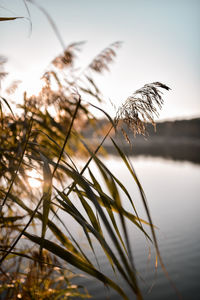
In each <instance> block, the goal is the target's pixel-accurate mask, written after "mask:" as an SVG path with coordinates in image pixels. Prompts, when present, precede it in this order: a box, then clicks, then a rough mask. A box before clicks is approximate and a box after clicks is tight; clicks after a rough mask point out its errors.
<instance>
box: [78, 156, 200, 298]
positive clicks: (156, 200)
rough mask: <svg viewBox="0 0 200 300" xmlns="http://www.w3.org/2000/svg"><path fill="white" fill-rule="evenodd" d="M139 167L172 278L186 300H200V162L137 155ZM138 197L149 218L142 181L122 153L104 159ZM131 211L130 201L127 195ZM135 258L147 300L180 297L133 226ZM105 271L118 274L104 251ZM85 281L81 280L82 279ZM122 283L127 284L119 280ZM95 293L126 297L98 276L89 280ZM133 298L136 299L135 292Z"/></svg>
mask: <svg viewBox="0 0 200 300" xmlns="http://www.w3.org/2000/svg"><path fill="white" fill-rule="evenodd" d="M131 161H132V163H133V166H134V168H135V171H136V173H137V175H138V177H139V179H140V181H141V183H142V186H143V188H144V191H145V194H146V196H147V200H148V204H149V208H150V212H151V215H152V218H153V222H154V224H155V225H156V226H157V227H159V229H157V230H156V233H157V239H158V243H159V247H160V251H161V255H162V258H163V261H164V264H165V266H166V269H167V271H168V273H169V276H170V279H171V280H172V281H173V283H174V285H175V286H176V288H177V289H178V291H179V292H180V294H181V296H182V299H184V300H198V299H200V216H199V215H200V199H199V195H200V165H198V164H194V163H190V162H179V161H172V160H166V159H162V158H153V157H145V156H143V157H135V158H131ZM104 162H105V163H106V164H107V165H109V167H110V168H111V169H112V170H113V173H114V174H116V175H117V176H118V177H119V179H120V180H121V181H122V182H123V183H124V184H125V186H126V187H127V189H128V190H129V192H130V193H131V196H132V197H133V199H134V201H135V204H136V207H137V209H138V212H139V214H140V217H143V218H145V219H147V218H146V216H145V214H144V209H143V205H142V203H141V198H140V196H139V192H138V190H137V187H136V185H135V184H134V183H133V180H132V178H131V176H130V174H129V172H128V170H127V169H126V167H125V166H124V164H123V163H122V162H121V160H120V159H119V158H118V157H117V156H110V157H109V158H107V159H104ZM123 205H124V207H125V208H126V209H129V208H130V205H129V203H128V202H127V201H126V200H125V199H124V203H123ZM128 229H129V234H130V240H131V245H132V249H133V254H134V261H135V264H136V267H137V269H138V272H139V276H140V277H141V278H142V279H140V280H139V282H140V286H141V289H142V291H143V296H144V299H146V300H156V299H157V300H168V299H170V300H174V299H178V296H177V294H176V292H175V291H174V289H173V288H172V287H171V285H170V283H169V281H168V279H167V278H166V277H165V275H164V273H163V271H162V269H161V268H160V266H159V264H158V268H157V269H156V268H155V254H154V251H153V248H152V247H151V255H150V258H148V256H149V244H148V243H147V241H146V239H144V237H143V235H142V234H141V233H139V232H138V231H137V230H135V228H134V226H132V225H131V224H128ZM97 256H98V261H99V264H100V268H101V270H102V272H104V273H105V274H107V275H111V276H113V275H112V270H110V265H109V264H108V263H107V260H106V258H105V256H104V255H103V253H100V252H98V249H97ZM78 282H79V283H81V281H80V280H79V281H78ZM118 282H119V284H120V285H123V287H125V284H124V283H123V282H122V281H121V280H120V279H119V280H118ZM82 283H84V284H85V283H86V284H87V288H88V290H89V292H90V293H91V294H92V295H93V296H94V297H95V299H99V300H100V299H111V300H116V299H121V297H120V296H118V295H117V294H116V293H115V292H113V291H111V290H110V291H107V290H106V289H105V288H104V286H103V285H102V284H101V283H99V282H98V281H96V280H93V279H86V280H84V281H82ZM127 293H128V295H129V297H130V299H134V296H133V295H132V296H131V293H130V292H129V291H128V288H127Z"/></svg>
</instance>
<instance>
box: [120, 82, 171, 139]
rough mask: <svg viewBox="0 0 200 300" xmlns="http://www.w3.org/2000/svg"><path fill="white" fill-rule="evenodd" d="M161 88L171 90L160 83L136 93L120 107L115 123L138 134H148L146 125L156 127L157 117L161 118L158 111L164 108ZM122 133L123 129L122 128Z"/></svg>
mask: <svg viewBox="0 0 200 300" xmlns="http://www.w3.org/2000/svg"><path fill="white" fill-rule="evenodd" d="M160 88H162V89H165V90H169V89H170V88H169V87H168V86H167V85H165V84H163V83H160V82H153V83H149V84H145V85H144V86H143V87H142V88H141V89H138V90H137V91H135V92H134V93H133V94H132V95H131V96H130V97H128V98H127V99H126V101H125V102H124V104H122V106H121V107H119V109H118V111H117V114H116V117H115V123H116V124H119V123H121V122H120V121H122V124H123V123H125V124H126V125H127V126H128V128H129V129H130V130H131V131H132V132H133V134H134V136H136V134H142V135H145V134H146V124H147V123H148V122H150V123H151V124H152V125H153V126H154V127H155V126H156V123H155V117H158V116H159V112H158V110H159V109H161V108H162V105H163V99H162V92H161V91H160ZM122 132H124V131H123V128H122Z"/></svg>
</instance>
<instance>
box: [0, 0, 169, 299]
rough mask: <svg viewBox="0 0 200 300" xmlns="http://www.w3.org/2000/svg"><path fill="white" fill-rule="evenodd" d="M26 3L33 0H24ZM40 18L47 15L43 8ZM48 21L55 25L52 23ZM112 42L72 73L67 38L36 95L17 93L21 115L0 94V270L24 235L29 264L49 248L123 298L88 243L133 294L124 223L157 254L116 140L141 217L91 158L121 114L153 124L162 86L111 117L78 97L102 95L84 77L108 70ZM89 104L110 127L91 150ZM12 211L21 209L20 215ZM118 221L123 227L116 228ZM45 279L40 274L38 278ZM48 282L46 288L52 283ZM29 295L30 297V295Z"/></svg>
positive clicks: (140, 93)
mask: <svg viewBox="0 0 200 300" xmlns="http://www.w3.org/2000/svg"><path fill="white" fill-rule="evenodd" d="M29 2H31V3H32V2H34V1H33V0H31V1H30V0H29ZM46 16H47V17H48V18H49V15H48V14H46ZM51 24H53V23H52V21H51ZM53 26H54V29H55V25H54V24H53ZM59 39H60V36H59ZM119 45H120V43H119V42H117V43H113V44H111V45H110V46H109V47H107V48H106V49H104V50H103V51H102V52H101V53H100V54H99V55H97V56H96V57H95V58H94V59H93V60H92V61H91V63H90V64H89V65H88V66H86V68H84V70H82V71H81V72H79V74H76V70H74V60H75V59H76V53H77V50H78V47H79V46H80V43H73V44H71V45H69V46H68V47H66V48H64V50H63V53H62V54H60V55H59V56H58V57H56V58H55V59H54V60H53V61H52V63H51V64H50V66H49V68H48V70H46V72H45V74H44V76H43V79H44V81H45V84H44V87H43V89H42V90H41V92H40V93H39V95H38V96H35V95H33V96H32V97H27V95H26V94H24V103H23V104H22V105H20V108H21V110H22V113H21V114H19V115H16V114H15V115H14V114H13V111H12V110H11V107H10V106H9V103H8V101H6V99H5V98H4V97H3V98H1V99H0V103H1V104H3V103H4V104H5V105H6V106H7V108H8V109H9V113H8V112H7V111H6V112H4V111H3V109H1V125H2V126H1V127H0V145H1V154H0V172H1V175H2V179H1V180H0V197H1V212H0V221H1V226H2V227H4V228H5V231H4V232H8V231H6V229H8V228H10V227H9V226H10V223H9V222H12V224H11V225H12V230H13V233H14V234H13V235H12V237H11V238H10V239H9V241H8V242H7V243H6V245H3V247H1V248H0V251H1V252H2V256H1V258H0V265H1V269H0V270H1V272H2V274H3V275H5V274H4V273H6V272H4V270H5V271H6V262H7V261H8V259H9V258H10V256H11V255H18V256H19V257H23V258H27V259H30V257H27V254H26V253H24V249H18V248H17V246H18V245H19V241H20V240H21V238H22V237H25V238H26V239H28V240H29V242H31V243H33V245H34V247H35V248H36V252H37V256H35V255H32V257H31V258H32V259H33V260H34V262H35V261H36V262H37V263H38V264H39V263H40V264H41V263H42V262H43V263H45V262H44V261H42V260H43V258H44V254H45V253H50V254H51V255H52V256H53V257H54V256H55V257H57V258H58V259H60V260H61V259H62V260H63V261H64V262H65V263H66V264H67V265H72V266H74V267H76V268H77V269H78V270H79V271H82V272H85V273H87V274H89V275H90V276H93V277H94V278H96V279H98V280H99V281H101V282H103V284H104V285H105V286H108V287H110V288H112V289H114V290H115V291H116V292H117V293H118V294H120V296H121V297H122V298H123V299H128V296H127V294H126V291H125V290H124V288H123V286H120V285H119V284H118V282H117V281H116V280H115V279H112V278H110V277H108V276H107V274H105V273H104V270H101V268H100V267H99V264H98V258H97V257H96V253H95V250H94V241H95V242H96V243H97V244H98V245H99V247H100V249H101V250H102V251H103V253H104V254H105V256H106V258H107V260H108V262H109V264H110V266H111V268H112V269H113V270H114V271H115V272H118V273H119V274H120V276H121V277H122V278H123V280H124V281H125V282H126V283H127V285H128V286H129V288H130V290H131V291H132V293H133V295H135V296H136V297H137V299H142V295H141V291H140V288H139V285H138V278H137V272H136V269H135V265H134V262H133V253H132V247H131V245H130V239H129V234H128V230H127V227H126V221H127V220H129V221H130V222H131V223H132V225H133V226H136V227H137V228H138V230H140V231H141V233H142V234H144V235H145V236H146V238H147V239H148V240H151V241H153V243H154V245H155V248H156V250H157V254H158V256H159V257H160V255H159V249H158V245H157V240H156V236H155V232H154V227H153V224H152V220H151V217H150V212H149V209H148V206H147V204H146V198H145V194H144V191H143V188H142V186H141V184H140V182H139V179H138V178H137V175H136V174H135V171H134V169H133V167H132V165H131V164H130V162H129V160H128V158H127V157H126V155H125V154H124V153H123V151H122V150H121V149H120V146H119V145H118V144H117V143H116V142H115V141H114V140H112V143H113V145H114V147H115V148H116V150H117V152H118V154H119V157H120V158H121V160H122V162H123V163H124V166H125V167H127V168H128V170H129V172H130V174H131V176H132V180H133V182H134V183H135V184H136V185H137V187H138V189H139V191H140V194H141V199H142V201H143V203H144V209H145V212H146V214H147V221H145V220H142V219H141V218H140V217H139V215H138V213H137V210H136V208H135V205H134V200H133V197H132V196H131V193H130V191H128V190H127V188H126V187H125V185H124V184H123V182H121V181H120V180H119V179H118V178H117V177H116V176H115V175H114V174H113V172H112V170H111V169H110V168H108V167H107V166H106V165H105V164H104V163H103V162H102V160H101V159H100V158H99V157H98V151H99V149H100V148H101V146H102V145H103V144H104V142H105V140H106V138H107V137H108V136H109V133H110V132H111V130H112V128H113V127H116V125H117V124H118V123H119V122H120V121H121V120H122V121H123V122H125V123H126V124H127V125H128V126H129V128H131V129H132V130H133V133H134V134H137V133H140V134H144V133H145V123H146V122H151V123H152V124H153V125H155V122H154V116H155V115H157V113H158V111H157V107H158V108H161V106H162V104H163V100H162V96H161V91H160V89H166V90H168V89H169V88H168V87H167V86H166V85H164V84H161V83H159V82H154V83H152V84H147V85H145V86H144V87H143V88H142V89H140V90H137V91H136V92H135V93H134V94H133V95H132V96H130V97H129V98H128V99H127V100H126V101H125V103H124V104H123V105H122V106H121V107H120V108H119V110H118V112H117V115H116V118H115V120H114V121H113V120H112V118H111V117H110V116H109V114H108V113H107V112H105V111H104V110H103V109H101V108H99V107H98V106H97V105H95V104H94V103H93V102H92V103H91V101H85V100H87V97H88V96H89V97H92V99H93V100H94V99H95V100H96V101H97V103H99V102H101V100H102V99H101V97H100V94H101V93H100V91H99V89H98V87H97V86H96V83H95V81H94V79H93V78H92V77H91V76H89V75H88V73H89V72H88V70H93V71H95V72H97V73H102V72H103V71H104V70H108V69H109V63H110V62H112V61H113V58H114V57H115V55H116V53H115V50H116V49H117V48H118V47H119ZM61 71H62V72H61ZM64 72H66V73H64ZM66 74H67V76H66ZM53 81H54V83H56V88H55V86H54V87H53V84H52V82H53ZM90 99H91V98H90ZM84 101H85V102H84ZM85 103H86V104H85ZM90 106H91V107H93V108H94V107H95V108H96V109H99V110H100V111H101V112H103V113H104V114H105V116H106V117H107V118H108V120H109V122H110V129H109V130H108V132H107V133H106V134H105V135H104V136H102V141H101V142H100V143H99V144H98V145H97V146H96V148H95V149H92V148H91V144H90V143H89V144H88V143H87V141H85V140H84V139H83V137H82V135H81V128H82V127H83V125H84V123H85V122H86V121H90V120H91V117H92V114H91V112H90V110H89V107H90ZM1 107H2V105H1ZM50 107H51V108H54V111H55V112H56V114H55V115H53V114H52V113H51V111H50V109H49V108H50ZM82 151H85V152H87V154H88V160H87V161H86V163H85V165H84V166H83V168H82V169H81V170H79V168H78V166H77V165H76V164H75V163H74V161H73V158H74V156H75V155H77V153H78V154H80V153H81V152H82ZM92 160H93V161H94V162H95V164H96V166H97V168H98V170H99V172H100V174H101V176H102V178H103V181H104V185H106V186H107V192H106V191H105V189H104V185H103V184H102V185H101V184H100V183H99V179H98V178H96V174H94V172H93V170H91V168H90V162H91V161H92ZM32 168H34V169H35V168H36V169H37V170H38V173H40V174H43V175H41V179H40V180H41V181H42V184H41V186H40V188H38V190H39V193H38V191H37V193H36V192H35V191H34V189H32V188H31V186H30V185H29V183H28V172H29V170H31V169H32ZM86 170H87V171H88V174H89V176H88V177H87V178H86V177H85V176H84V173H85V171H86ZM122 194H123V196H122ZM123 197H126V198H127V199H128V201H129V202H130V204H131V209H130V211H127V210H126V209H125V208H124V207H123ZM74 199H77V201H79V204H80V205H81V206H82V211H81V210H79V209H77V207H76V205H75V203H74ZM27 201H28V202H27ZM60 211H61V212H62V213H61V214H59V212H60ZM19 214H21V216H20V218H19ZM63 216H64V217H63ZM118 216H119V218H118ZM68 217H70V218H72V219H73V220H74V221H75V222H76V224H77V225H79V226H80V228H81V229H82V232H83V233H84V236H85V239H86V241H87V244H88V246H89V248H90V250H91V252H92V253H93V255H94V258H95V259H96V260H97V264H94V262H93V261H92V260H91V259H89V258H88V256H87V254H86V253H85V252H84V250H83V247H82V244H81V242H80V241H77V240H76V239H75V238H74V235H73V228H71V227H70V228H68V227H67V226H66V224H65V222H64V220H65V218H68ZM8 220H9V222H8ZM117 220H119V222H120V226H121V228H122V230H119V223H118V221H117ZM19 221H20V224H19V223H18V222H19ZM37 222H39V224H40V227H41V229H40V230H36V231H35V232H34V233H33V230H30V228H31V229H32V225H34V226H35V224H37ZM143 224H148V225H149V226H150V228H151V233H152V237H150V236H149V235H148V234H147V232H146V231H145V229H144V227H143ZM105 231H106V233H107V234H105ZM49 232H51V234H52V238H51V239H50V238H49V236H47V233H49ZM110 241H112V243H110ZM30 247H31V246H30ZM34 253H35V252H34ZM34 267H35V264H34ZM33 270H34V268H33ZM49 270H50V269H49ZM39 271H41V272H43V271H44V269H43V271H42V270H40V269H39V268H37V269H36V273H37V272H39ZM27 274H29V275H30V281H29V283H31V282H32V281H31V278H35V277H34V276H35V274H32V273H31V270H30V269H29V272H28V273H27ZM46 274H48V268H47V273H46ZM40 275H42V273H37V276H38V280H39V281H38V282H40V278H41V277H40ZM16 276H17V275H16ZM1 278H5V277H1ZM2 280H6V279H2ZM44 280H45V279H44V278H42V282H44ZM19 281H20V280H19ZM47 286H48V291H47V292H49V291H50V288H52V287H51V285H47ZM40 287H41V286H40V285H39V287H38V286H37V288H40ZM21 288H23V287H20V289H21ZM55 293H56V291H55ZM41 295H42V293H41ZM71 295H72V296H73V293H72V294H70V291H69V296H71ZM31 297H32V298H33V296H32V295H31ZM31 297H30V299H32V298H31ZM41 297H42V296H41ZM48 297H49V295H48ZM28 299H29V298H28ZM33 299H34V298H33ZM35 299H37V298H35ZM40 299H42V298H40Z"/></svg>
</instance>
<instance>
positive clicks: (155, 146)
mask: <svg viewBox="0 0 200 300" xmlns="http://www.w3.org/2000/svg"><path fill="white" fill-rule="evenodd" d="M119 143H120V144H121V147H122V148H123V149H124V150H125V151H126V153H127V154H129V155H135V156H138V155H146V156H153V157H164V158H167V159H173V160H180V161H191V162H193V163H197V164H200V141H199V140H195V139H194V140H189V141H188V140H187V139H185V138H184V139H179V140H175V139H164V138H161V137H160V138H151V137H149V138H148V139H147V140H145V139H144V138H143V137H137V139H135V140H133V142H132V146H131V147H130V146H129V145H128V144H127V143H125V142H124V141H123V140H122V139H121V140H120V141H119ZM105 148H106V149H107V151H108V152H109V153H111V154H117V153H116V151H115V149H114V147H113V146H112V145H111V143H107V144H106V145H105Z"/></svg>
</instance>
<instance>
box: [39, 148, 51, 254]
mask: <svg viewBox="0 0 200 300" xmlns="http://www.w3.org/2000/svg"><path fill="white" fill-rule="evenodd" d="M40 157H41V159H42V160H43V216H42V236H41V237H42V239H44V237H45V233H46V228H47V223H48V218H49V210H50V205H51V193H52V174H51V170H50V167H49V164H48V161H47V159H46V157H45V156H44V155H42V153H40ZM41 251H42V248H41V249H40V252H41Z"/></svg>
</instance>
